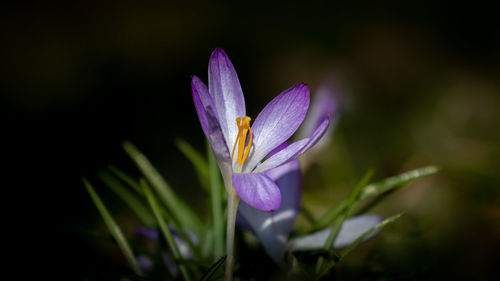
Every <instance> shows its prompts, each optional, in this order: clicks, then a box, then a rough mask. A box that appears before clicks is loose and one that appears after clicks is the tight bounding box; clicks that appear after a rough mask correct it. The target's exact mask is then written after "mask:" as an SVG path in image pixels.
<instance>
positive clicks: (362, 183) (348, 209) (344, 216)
mask: <svg viewBox="0 0 500 281" xmlns="http://www.w3.org/2000/svg"><path fill="white" fill-rule="evenodd" d="M372 176H373V170H369V171H367V172H366V173H365V175H364V176H363V178H361V180H360V181H359V182H358V184H357V185H356V187H355V188H354V189H353V191H352V192H351V194H350V195H349V198H348V199H347V206H346V207H345V209H344V211H343V213H342V216H341V217H340V219H338V220H337V221H336V222H335V224H334V225H333V229H332V231H331V232H330V235H328V239H326V241H325V244H324V245H323V249H325V250H327V249H330V247H331V245H332V244H333V241H335V238H336V237H337V235H338V234H339V231H340V227H341V226H342V224H343V223H344V221H345V220H346V219H347V217H349V213H350V212H351V209H352V206H353V205H354V203H355V202H356V198H358V196H359V193H360V192H361V190H362V188H363V186H365V185H366V184H367V183H368V182H369V181H370V179H371V177H372ZM323 262H324V259H323V258H321V257H320V258H319V259H318V262H317V263H316V273H319V272H321V270H322V267H323Z"/></svg>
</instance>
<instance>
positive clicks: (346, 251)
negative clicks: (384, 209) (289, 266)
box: [317, 213, 404, 279]
mask: <svg viewBox="0 0 500 281" xmlns="http://www.w3.org/2000/svg"><path fill="white" fill-rule="evenodd" d="M403 215H404V213H399V214H397V215H394V216H392V217H389V218H387V219H385V220H383V221H382V222H381V223H379V224H377V225H376V226H374V227H372V228H370V229H369V230H367V231H366V232H365V233H363V235H361V236H360V237H358V239H356V240H354V241H353V242H352V243H351V244H350V245H349V246H347V247H346V248H344V249H343V250H342V251H341V252H340V253H339V255H338V260H336V261H331V262H329V263H328V265H327V266H325V267H324V268H323V270H322V271H321V272H320V273H319V274H318V276H317V279H319V278H321V277H322V276H323V275H325V274H326V273H327V272H328V271H329V270H330V269H332V267H334V266H335V264H337V263H338V262H339V261H341V260H342V259H343V258H344V257H345V256H346V255H347V254H349V253H350V252H351V251H352V250H353V249H354V248H355V247H356V246H357V245H358V244H359V243H361V242H362V241H363V239H365V237H366V236H368V235H370V234H372V233H373V232H374V231H377V230H378V229H380V228H382V227H384V226H386V225H388V224H390V223H393V222H395V221H396V220H397V219H399V218H400V217H401V216H403Z"/></svg>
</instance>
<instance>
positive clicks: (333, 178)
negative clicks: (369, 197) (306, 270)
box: [0, 1, 500, 280]
mask: <svg viewBox="0 0 500 281" xmlns="http://www.w3.org/2000/svg"><path fill="white" fill-rule="evenodd" d="M498 11H499V9H498V6H495V5H493V4H491V3H490V4H485V3H482V4H479V3H477V4H471V3H469V4H460V3H456V2H452V1H444V2H439V3H437V2H429V3H425V2H415V3H410V2H404V3H403V2H399V1H394V3H393V2H391V1H382V2H378V3H372V2H371V1H356V2H355V3H353V2H347V1H345V2H340V1H335V2H334V1H325V2H323V1H310V2H307V3H306V2H304V3H302V2H295V1H289V2H286V3H268V2H251V3H245V2H240V1H235V2H231V1H227V2H212V1H199V2H196V1H190V2H185V3H180V2H177V3H173V2H167V1H164V2H148V3H143V2H140V1H60V2H57V1H56V2H45V1H39V2H38V1H37V2H31V3H18V2H16V3H11V4H3V8H2V19H1V20H0V21H1V23H2V26H3V28H2V29H3V32H2V35H1V36H2V46H1V49H2V50H3V51H2V53H1V60H2V63H1V66H0V69H2V75H1V78H0V79H1V81H2V85H3V86H2V88H3V90H2V91H1V92H2V94H1V105H0V109H1V112H2V114H3V115H4V118H3V122H2V123H3V127H4V132H5V133H4V136H6V138H7V139H8V140H12V143H9V145H8V146H6V148H7V155H10V154H11V153H12V156H14V158H13V160H12V161H11V162H9V163H10V167H11V168H14V169H15V170H21V173H22V175H23V176H22V177H20V178H19V181H17V184H16V185H15V187H16V188H14V189H15V190H19V191H20V192H21V193H22V195H23V196H24V197H27V200H28V201H29V202H30V203H31V202H32V201H33V203H34V204H33V206H34V210H36V211H34V212H33V211H27V213H28V214H29V216H30V217H31V219H32V223H33V226H34V225H36V226H37V227H36V228H32V227H31V226H30V225H28V227H27V228H29V229H30V231H35V232H36V233H37V236H39V237H43V239H41V240H39V242H38V243H35V244H39V245H40V246H41V249H43V250H41V251H38V254H37V260H38V261H37V263H42V264H44V263H45V262H47V263H49V264H51V266H50V267H49V268H50V270H55V271H56V272H59V273H56V275H62V274H63V273H62V272H64V273H65V274H70V275H68V276H73V277H75V278H77V279H78V278H83V277H95V276H101V274H102V275H103V276H108V275H106V274H112V272H115V271H117V270H119V269H120V268H121V267H123V259H122V258H121V257H120V253H119V252H118V251H117V250H116V249H115V248H114V247H113V246H112V245H111V244H110V243H108V242H106V241H99V239H96V238H95V237H94V236H92V235H90V236H89V235H87V234H85V231H96V232H103V231H104V226H103V224H102V222H101V219H100V217H99V216H98V213H97V211H96V210H95V207H94V206H93V205H92V203H91V201H90V199H89V197H88V194H87V193H86V191H85V189H84V187H83V185H82V184H81V176H85V177H87V178H89V179H90V180H91V181H94V182H96V185H97V187H98V188H99V187H100V186H99V183H98V180H97V177H96V175H97V173H98V172H99V170H100V169H102V168H105V167H106V166H107V165H108V164H114V165H116V166H118V167H120V168H122V169H124V170H125V171H127V172H129V173H130V174H132V175H136V176H138V175H139V173H138V172H137V171H136V170H135V167H134V166H133V164H132V163H131V161H130V160H129V159H127V157H126V155H125V154H124V153H123V151H122V149H121V143H122V141H124V140H131V141H133V142H134V143H135V144H136V145H137V146H138V147H139V148H140V149H141V150H142V151H143V152H144V153H145V154H146V155H148V156H149V158H150V160H151V161H152V162H153V163H154V164H155V166H156V167H157V168H159V169H160V171H161V172H162V174H163V175H164V176H165V178H166V179H167V180H168V181H169V183H170V184H171V185H172V186H173V187H176V188H177V189H178V190H179V193H180V194H181V196H183V198H186V200H187V201H188V202H190V203H192V204H193V205H194V204H196V205H197V206H199V208H198V209H199V210H203V208H204V206H205V205H204V204H206V203H205V202H206V199H207V195H206V194H204V193H203V192H201V191H200V189H199V183H198V182H197V179H196V177H194V176H192V173H193V169H192V167H191V165H190V163H189V162H188V161H187V160H186V159H185V158H184V157H183V156H182V155H181V153H180V152H179V151H178V149H177V148H176V147H175V144H174V140H175V139H176V138H183V139H185V140H186V141H188V142H189V143H190V144H192V145H193V146H195V147H197V148H199V150H200V151H202V150H204V148H205V140H204V136H203V133H202V131H201V130H200V126H199V122H198V120H197V117H196V114H195V111H194V107H193V105H192V100H191V92H190V75H191V74H196V75H198V76H200V77H201V78H202V80H204V81H206V79H207V65H208V58H209V56H210V53H211V52H212V51H213V49H214V48H215V47H222V48H224V49H225V51H226V52H227V53H228V54H229V56H230V58H231V60H232V62H233V64H234V65H235V67H236V70H237V72H238V75H239V78H240V81H241V84H242V88H243V91H244V93H245V98H246V102H247V112H248V113H249V115H250V116H252V117H255V116H256V115H257V114H258V112H259V111H260V109H261V108H262V107H263V106H264V105H265V104H266V103H267V102H268V101H269V100H270V99H271V98H272V97H274V96H275V95H277V94H278V93H280V92H281V91H282V90H285V89H286V88H288V87H290V86H292V85H293V84H296V83H299V82H306V83H307V84H308V85H309V86H310V89H311V94H312V96H313V98H314V92H315V90H316V89H317V88H318V87H319V86H320V85H321V84H322V83H323V82H325V81H327V82H329V83H331V84H333V85H335V88H336V89H337V92H336V93H337V95H338V97H339V100H340V103H341V105H342V109H341V118H340V121H339V123H338V127H337V130H336V131H335V135H334V138H333V141H332V143H331V145H330V146H329V147H328V149H327V150H326V151H325V152H324V153H323V156H322V157H321V158H320V159H318V161H317V163H315V164H314V165H313V166H312V168H311V169H310V170H309V171H308V172H307V173H306V174H305V183H304V190H305V195H304V204H305V205H306V206H308V207H309V208H310V209H311V210H312V211H313V213H314V214H315V215H316V216H319V215H321V214H322V212H323V211H324V210H326V209H327V208H328V206H331V204H334V203H336V202H338V201H340V200H341V199H343V198H344V197H345V196H346V194H347V193H348V191H349V189H350V188H352V187H353V185H354V184H355V182H356V180H357V179H359V178H360V177H361V175H362V174H363V173H364V172H365V171H366V170H367V169H369V168H374V169H375V171H376V173H375V179H382V178H385V177H387V176H391V175H394V174H396V173H399V172H402V171H406V170H409V169H412V168H417V167H420V166H425V165H430V164H436V165H439V166H440V167H442V171H441V172H440V173H439V174H438V175H435V176H431V177H428V178H425V179H421V180H418V181H417V182H415V183H413V184H412V185H411V186H410V187H409V188H407V189H405V190H402V191H400V192H398V193H396V194H394V195H392V196H391V197H389V199H388V201H387V202H386V203H385V204H383V205H381V206H380V207H378V208H377V209H376V210H374V212H378V213H380V214H382V215H385V216H388V215H391V214H394V213H397V212H400V211H406V212H407V216H405V217H404V218H403V219H401V220H400V221H399V222H398V223H396V224H395V225H393V226H390V227H389V228H387V229H386V230H384V231H383V232H382V234H381V235H379V236H378V237H377V238H375V239H373V241H371V242H370V243H366V244H364V245H362V246H361V247H360V248H359V249H358V251H354V252H353V254H352V255H351V256H350V257H349V258H348V259H346V261H345V263H344V264H342V265H340V266H339V268H338V270H337V271H336V273H335V276H337V277H338V278H339V279H342V280H353V279H355V280H357V279H365V280H366V279H370V280H411V279H413V280H440V279H460V280H487V279H494V277H495V275H496V274H498V273H499V270H498V266H500V264H499V260H500V255H499V253H500V205H499V203H500V202H499V201H500V200H499V193H500V186H499V185H500V173H499V168H500V160H499V159H500V147H499V144H500V130H499V128H500V79H499V77H500V32H499V30H500V29H499V27H500V17H499V16H498ZM31 181H33V183H31ZM98 191H99V192H100V193H102V196H103V197H104V199H105V202H107V204H109V205H110V207H111V209H112V210H113V212H114V214H116V216H117V218H118V220H119V222H121V223H122V224H124V227H125V229H126V230H128V231H130V230H131V229H132V228H133V226H134V223H136V222H134V221H133V220H131V219H130V218H129V213H127V211H126V209H125V207H124V206H123V205H122V204H121V202H119V201H118V200H116V199H115V198H114V196H113V194H111V193H110V192H109V191H108V190H106V189H105V188H99V189H98ZM24 197H22V198H24ZM21 224H22V225H23V226H26V223H25V222H21ZM302 224H304V221H303V220H301V219H299V223H298V226H299V228H300V226H301V225H302ZM27 236H28V237H32V236H30V234H28V235H27ZM23 241H24V243H29V242H26V241H30V239H27V240H23ZM40 241H41V242H40ZM43 255H46V256H50V258H48V259H47V258H44V257H43ZM28 266H29V265H28ZM249 266H250V265H249ZM44 269H47V267H45V268H44ZM50 270H49V271H50Z"/></svg>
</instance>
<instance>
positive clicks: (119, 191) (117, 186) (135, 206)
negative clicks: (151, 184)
mask: <svg viewBox="0 0 500 281" xmlns="http://www.w3.org/2000/svg"><path fill="white" fill-rule="evenodd" d="M99 178H100V179H101V180H102V181H103V182H104V183H105V184H106V186H108V187H109V188H110V189H111V190H112V191H114V192H115V193H116V195H118V197H120V198H121V199H122V200H123V201H124V202H125V203H126V204H127V205H128V206H129V207H130V209H132V211H133V212H134V213H135V214H136V215H137V217H138V218H139V219H140V220H141V221H142V222H143V223H144V224H145V225H147V226H153V225H155V220H154V218H153V216H152V214H151V212H150V211H149V210H148V208H147V207H146V205H144V204H143V203H142V202H141V200H140V199H139V198H138V197H137V195H135V194H134V193H132V192H130V191H129V190H128V189H127V188H126V187H125V186H123V184H122V183H121V182H119V181H118V180H117V179H115V177H113V176H112V175H111V174H109V173H108V172H101V173H100V174H99Z"/></svg>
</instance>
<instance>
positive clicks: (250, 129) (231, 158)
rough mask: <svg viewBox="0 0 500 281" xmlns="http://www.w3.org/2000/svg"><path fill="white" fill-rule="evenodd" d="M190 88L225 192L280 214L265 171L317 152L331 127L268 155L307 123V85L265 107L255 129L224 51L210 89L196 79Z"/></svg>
mask: <svg viewBox="0 0 500 281" xmlns="http://www.w3.org/2000/svg"><path fill="white" fill-rule="evenodd" d="M191 87H192V92H193V99H194V104H195V107H196V112H197V113H198V117H199V119H200V122H201V126H202V129H203V132H204V133H205V136H206V137H207V139H208V141H209V143H210V146H211V148H212V151H213V153H214V155H215V157H216V159H217V162H218V165H219V168H220V169H221V172H222V176H223V178H224V182H225V187H226V192H228V193H229V192H230V191H231V190H230V189H231V188H233V187H234V190H235V191H236V193H237V194H238V195H239V197H240V198H241V199H242V200H243V201H244V202H245V203H247V204H248V205H250V206H252V207H254V208H256V209H259V210H262V211H273V210H277V209H278V208H279V206H280V204H281V200H282V194H281V192H280V189H279V187H278V186H277V185H276V183H275V182H274V181H273V180H272V179H271V178H270V177H269V175H268V174H267V173H266V172H267V171H269V170H271V169H273V168H275V167H278V166H281V165H283V164H285V163H287V162H289V161H291V160H293V159H296V158H297V157H298V156H299V155H301V154H302V153H304V152H305V151H306V150H308V149H309V148H310V147H312V146H313V145H314V144H315V143H316V142H318V140H319V139H320V138H321V136H322V135H323V134H324V133H325V131H326V130H327V128H328V124H329V119H328V117H326V118H325V119H324V120H322V121H321V122H320V124H319V125H318V126H317V127H316V128H315V130H314V131H313V133H312V135H311V136H310V137H307V138H304V139H302V140H299V141H297V142H294V143H292V144H290V145H289V146H287V147H286V148H284V149H282V150H281V151H279V152H278V153H276V154H274V155H272V156H269V153H270V152H271V151H272V150H274V149H275V148H276V147H278V146H279V145H281V144H282V143H284V142H285V141H286V140H288V139H289V138H290V137H291V136H292V135H293V134H294V133H295V131H296V130H297V129H298V128H299V126H300V124H301V123H302V121H303V120H304V117H305V115H306V112H307V109H308V107H309V89H308V87H307V85H305V84H303V83H301V84H298V85H295V86H293V87H291V88H289V89H287V90H285V91H284V92H282V93H281V94H280V95H278V96H277V97H276V98H274V99H273V100H272V101H271V102H269V103H268V104H267V105H266V106H265V107H264V109H263V110H262V111H261V112H260V113H259V115H258V116H257V118H256V119H255V122H254V123H253V125H252V126H250V121H251V118H250V117H248V116H246V109H245V100H244V97H243V92H242V90H241V86H240V82H239V80H238V76H237V74H236V71H235V69H234V67H233V65H232V63H231V61H230V60H229V58H228V56H227V55H226V53H225V52H224V51H223V50H222V49H219V48H217V49H215V51H214V52H213V53H212V55H211V57H210V62H209V68H208V88H207V87H206V86H205V84H204V83H203V82H202V81H201V80H200V79H199V78H198V77H196V76H193V77H192V81H191ZM266 156H267V158H266ZM264 158H266V159H265V160H264ZM263 160H264V161H263Z"/></svg>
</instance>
